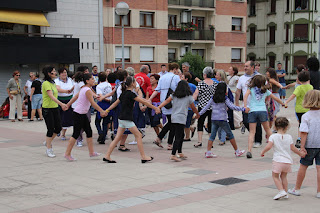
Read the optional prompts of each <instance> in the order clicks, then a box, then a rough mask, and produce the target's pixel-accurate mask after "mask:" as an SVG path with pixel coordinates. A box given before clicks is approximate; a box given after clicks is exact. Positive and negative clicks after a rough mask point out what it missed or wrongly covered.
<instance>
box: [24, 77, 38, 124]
mask: <svg viewBox="0 0 320 213" xmlns="http://www.w3.org/2000/svg"><path fill="white" fill-rule="evenodd" d="M29 78H30V79H28V80H27V82H26V84H25V85H24V87H23V90H24V94H25V95H26V96H27V98H28V99H27V100H28V119H30V118H31V110H32V109H31V108H32V107H31V100H30V94H31V85H32V82H33V81H34V80H35V79H36V76H35V74H34V72H30V73H29Z"/></svg>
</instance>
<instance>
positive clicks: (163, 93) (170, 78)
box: [149, 63, 180, 150]
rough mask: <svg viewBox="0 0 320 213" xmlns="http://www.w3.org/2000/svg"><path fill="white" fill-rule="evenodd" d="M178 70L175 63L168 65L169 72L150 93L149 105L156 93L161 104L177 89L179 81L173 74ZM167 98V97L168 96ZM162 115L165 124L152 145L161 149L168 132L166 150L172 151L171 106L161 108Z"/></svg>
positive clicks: (177, 65)
mask: <svg viewBox="0 0 320 213" xmlns="http://www.w3.org/2000/svg"><path fill="white" fill-rule="evenodd" d="M177 69H179V64H177V63H170V64H169V72H168V73H167V74H165V75H164V76H162V77H161V78H160V80H159V83H158V86H157V87H156V89H155V91H154V92H153V93H152V95H151V96H150V98H149V102H150V103H151V102H152V101H151V100H153V98H155V97H156V96H157V95H158V93H160V101H161V103H162V102H164V101H165V100H166V98H167V96H168V92H169V90H170V92H169V95H170V93H171V94H172V92H174V91H175V90H176V88H177V85H178V83H179V81H180V78H179V76H177V75H175V74H174V72H175V71H176V70H177ZM168 97H169V96H168ZM162 113H163V114H164V115H166V117H167V120H168V121H167V123H166V125H165V126H164V127H163V129H162V130H161V132H160V133H159V135H158V137H157V138H156V139H155V141H154V143H155V144H156V145H157V146H159V147H161V148H162V145H161V142H162V139H163V138H164V136H165V135H166V134H167V132H169V131H170V133H169V138H168V150H172V144H173V138H174V129H173V126H172V125H171V113H172V106H171V107H169V106H167V108H166V106H165V107H163V108H162Z"/></svg>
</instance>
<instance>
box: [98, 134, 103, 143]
mask: <svg viewBox="0 0 320 213" xmlns="http://www.w3.org/2000/svg"><path fill="white" fill-rule="evenodd" d="M102 139H103V134H100V135H99V137H98V139H97V142H101V141H102Z"/></svg>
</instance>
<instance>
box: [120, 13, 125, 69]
mask: <svg viewBox="0 0 320 213" xmlns="http://www.w3.org/2000/svg"><path fill="white" fill-rule="evenodd" d="M121 26H122V27H121V31H122V48H121V50H122V70H124V16H121Z"/></svg>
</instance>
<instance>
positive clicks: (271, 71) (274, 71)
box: [267, 68, 279, 81]
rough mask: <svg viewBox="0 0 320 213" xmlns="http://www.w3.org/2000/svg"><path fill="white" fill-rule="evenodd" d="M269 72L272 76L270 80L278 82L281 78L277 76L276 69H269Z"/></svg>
mask: <svg viewBox="0 0 320 213" xmlns="http://www.w3.org/2000/svg"><path fill="white" fill-rule="evenodd" d="M267 72H268V73H269V75H270V78H272V79H274V80H276V81H279V78H278V75H277V72H276V70H275V69H274V68H269V69H267Z"/></svg>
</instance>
